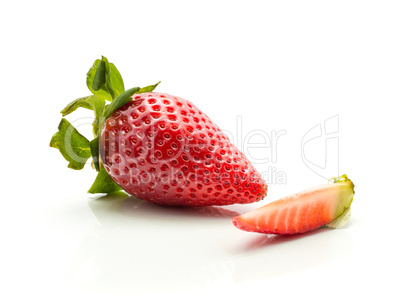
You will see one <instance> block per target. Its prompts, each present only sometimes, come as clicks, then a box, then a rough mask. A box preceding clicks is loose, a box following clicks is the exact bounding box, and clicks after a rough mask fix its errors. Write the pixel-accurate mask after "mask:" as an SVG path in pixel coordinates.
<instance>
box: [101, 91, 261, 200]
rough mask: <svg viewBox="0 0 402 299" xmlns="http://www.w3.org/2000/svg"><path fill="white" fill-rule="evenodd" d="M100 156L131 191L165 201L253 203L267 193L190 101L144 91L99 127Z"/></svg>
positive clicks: (242, 158)
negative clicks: (102, 126) (101, 128)
mask: <svg viewBox="0 0 402 299" xmlns="http://www.w3.org/2000/svg"><path fill="white" fill-rule="evenodd" d="M100 152H101V159H102V161H103V163H104V165H105V169H106V171H107V172H108V173H109V174H110V175H111V177H112V178H113V180H114V181H115V182H116V183H117V184H118V185H119V186H120V187H121V188H123V189H124V190H125V191H127V192H128V193H129V194H131V195H133V196H135V197H138V198H140V199H144V200H148V201H151V202H155V203H159V204H164V205H186V206H207V205H230V204H234V203H242V204H243V203H252V202H256V201H259V200H261V199H262V198H264V197H265V195H266V193H267V185H266V183H265V182H264V180H263V179H262V178H261V176H260V174H259V173H258V172H257V171H256V169H255V168H254V167H253V166H252V165H251V163H250V162H249V161H248V160H247V159H246V157H245V156H244V154H243V153H242V152H240V151H239V150H238V149H237V148H236V147H235V146H234V145H232V144H231V143H230V141H229V139H228V138H227V137H226V136H225V135H224V134H223V133H222V131H221V130H220V129H219V128H218V127H217V126H216V125H215V124H214V123H213V122H212V121H211V120H210V119H209V118H208V117H207V116H206V115H205V114H204V113H203V112H201V111H200V110H199V109H197V108H196V107H195V106H194V105H193V104H192V103H191V102H189V101H187V100H184V99H182V98H179V97H175V96H171V95H168V94H162V93H155V92H151V93H142V94H138V95H134V96H133V100H132V101H131V102H129V103H128V104H126V105H124V106H123V107H121V108H120V109H118V110H116V111H115V112H114V113H113V115H112V116H111V117H110V118H109V119H108V120H107V121H106V123H105V126H104V128H103V130H102V133H101V146H100Z"/></svg>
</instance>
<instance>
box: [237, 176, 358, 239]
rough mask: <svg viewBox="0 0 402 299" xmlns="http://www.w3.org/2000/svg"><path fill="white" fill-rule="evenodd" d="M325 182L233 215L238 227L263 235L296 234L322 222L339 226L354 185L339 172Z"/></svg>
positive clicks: (344, 221) (348, 211)
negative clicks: (339, 174)
mask: <svg viewBox="0 0 402 299" xmlns="http://www.w3.org/2000/svg"><path fill="white" fill-rule="evenodd" d="M333 182H334V184H327V185H321V186H317V187H315V188H311V189H308V190H305V191H302V192H300V193H296V194H293V195H290V196H287V197H284V198H282V199H279V200H277V201H274V202H272V203H269V204H267V205H265V206H263V207H260V208H258V209H256V210H253V211H251V212H248V213H245V214H243V215H240V216H237V217H234V218H233V219H232V222H233V224H234V225H235V226H236V227H237V228H240V229H242V230H245V231H250V232H259V233H266V234H279V235H288V234H297V233H304V232H307V231H311V230H314V229H316V228H319V227H321V226H323V225H328V226H331V227H341V226H343V225H344V224H346V222H347V221H348V219H349V217H350V205H351V204H352V200H353V195H354V185H353V183H352V181H351V180H349V179H348V178H347V176H346V175H343V176H341V177H339V178H334V179H333Z"/></svg>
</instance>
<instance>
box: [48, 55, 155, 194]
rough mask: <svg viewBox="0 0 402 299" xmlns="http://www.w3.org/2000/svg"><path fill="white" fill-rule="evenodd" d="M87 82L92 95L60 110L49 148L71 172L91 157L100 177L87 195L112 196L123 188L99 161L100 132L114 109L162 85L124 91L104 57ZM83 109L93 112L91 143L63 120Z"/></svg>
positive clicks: (118, 75) (99, 60) (115, 70)
mask: <svg viewBox="0 0 402 299" xmlns="http://www.w3.org/2000/svg"><path fill="white" fill-rule="evenodd" d="M86 81H87V86H88V89H89V90H90V91H91V93H92V94H91V95H89V96H86V97H82V98H78V99H76V100H74V101H72V102H71V103H70V104H68V105H67V106H66V107H65V108H64V109H63V110H62V111H61V114H62V116H63V118H62V119H61V122H60V124H59V127H58V132H56V133H55V134H54V135H53V136H52V138H51V140H50V146H51V147H54V148H57V149H58V150H59V151H60V153H61V154H62V156H63V157H64V159H66V160H67V161H68V162H69V164H68V167H69V168H71V169H75V170H80V169H83V168H84V166H85V164H86V163H87V161H88V159H89V158H91V157H92V165H93V168H95V170H96V171H97V172H98V175H97V177H96V179H95V182H94V183H93V184H92V186H91V188H90V189H89V190H88V192H89V193H113V192H116V191H119V190H121V188H120V187H119V186H118V185H117V184H116V183H115V182H114V181H113V180H112V178H111V177H110V176H109V174H108V173H107V172H106V170H105V168H104V166H103V164H102V161H100V156H99V136H100V131H101V129H102V127H103V124H104V123H105V121H106V120H107V119H108V118H109V117H110V116H111V115H112V113H113V112H114V111H115V110H117V109H119V108H120V107H122V106H123V105H125V104H126V103H128V102H130V101H131V97H132V96H133V94H138V93H143V92H151V91H153V90H154V89H155V88H156V86H158V84H159V83H160V82H158V83H156V84H153V85H149V86H146V87H143V88H140V87H134V88H130V89H128V90H125V89H124V82H123V79H122V77H121V75H120V72H119V71H118V70H117V68H116V67H115V65H114V64H113V63H110V62H109V61H108V60H107V59H106V57H103V56H102V58H101V59H97V60H96V61H95V62H94V64H93V66H92V67H91V68H90V69H89V71H88V73H87V80H86ZM80 107H81V108H85V109H88V110H92V111H93V112H94V115H95V117H94V121H93V123H92V131H93V135H94V138H93V139H92V140H91V141H89V140H88V139H87V138H86V137H84V136H83V135H81V134H80V133H79V132H78V130H77V129H76V128H74V126H73V125H72V124H71V123H70V122H68V121H67V120H66V119H65V118H64V117H65V116H67V115H69V114H70V113H72V112H74V111H75V110H77V109H78V108H80Z"/></svg>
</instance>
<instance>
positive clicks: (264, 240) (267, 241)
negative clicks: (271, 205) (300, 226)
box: [242, 227, 332, 251]
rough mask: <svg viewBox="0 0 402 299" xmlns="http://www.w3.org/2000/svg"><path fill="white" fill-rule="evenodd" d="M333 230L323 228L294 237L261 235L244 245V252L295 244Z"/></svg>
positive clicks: (294, 235)
mask: <svg viewBox="0 0 402 299" xmlns="http://www.w3.org/2000/svg"><path fill="white" fill-rule="evenodd" d="M329 230H332V229H331V228H328V227H321V228H318V229H316V230H313V231H310V232H306V233H302V234H293V235H275V234H259V235H258V236H256V238H254V239H252V240H250V241H249V242H248V243H246V244H244V246H243V248H242V250H244V251H250V250H258V249H263V248H266V247H272V246H278V245H283V244H285V243H290V242H295V241H298V240H300V239H306V238H309V237H311V236H315V235H318V234H322V233H324V232H327V231H329Z"/></svg>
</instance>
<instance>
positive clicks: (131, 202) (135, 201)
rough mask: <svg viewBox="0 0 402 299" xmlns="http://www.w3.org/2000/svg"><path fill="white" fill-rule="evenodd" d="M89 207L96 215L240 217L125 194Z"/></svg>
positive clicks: (96, 201)
mask: <svg viewBox="0 0 402 299" xmlns="http://www.w3.org/2000/svg"><path fill="white" fill-rule="evenodd" d="M88 204H89V206H90V208H91V209H92V211H93V212H94V214H95V215H98V214H104V213H107V212H108V211H109V212H110V213H116V212H117V213H121V214H124V215H128V216H130V215H132V216H134V215H135V216H137V217H138V216H139V215H141V217H142V216H144V217H151V218H152V217H158V218H170V217H175V218H177V217H181V218H194V217H200V218H222V219H225V218H226V219H231V218H233V217H236V216H238V215H239V213H238V212H236V211H232V210H230V209H227V208H223V207H219V206H205V207H185V206H164V205H159V204H155V203H152V202H148V201H144V200H141V199H139V198H136V197H134V196H129V195H127V194H126V193H124V192H116V193H112V194H108V195H104V196H101V197H95V198H92V199H91V200H90V201H89V203H88Z"/></svg>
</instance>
